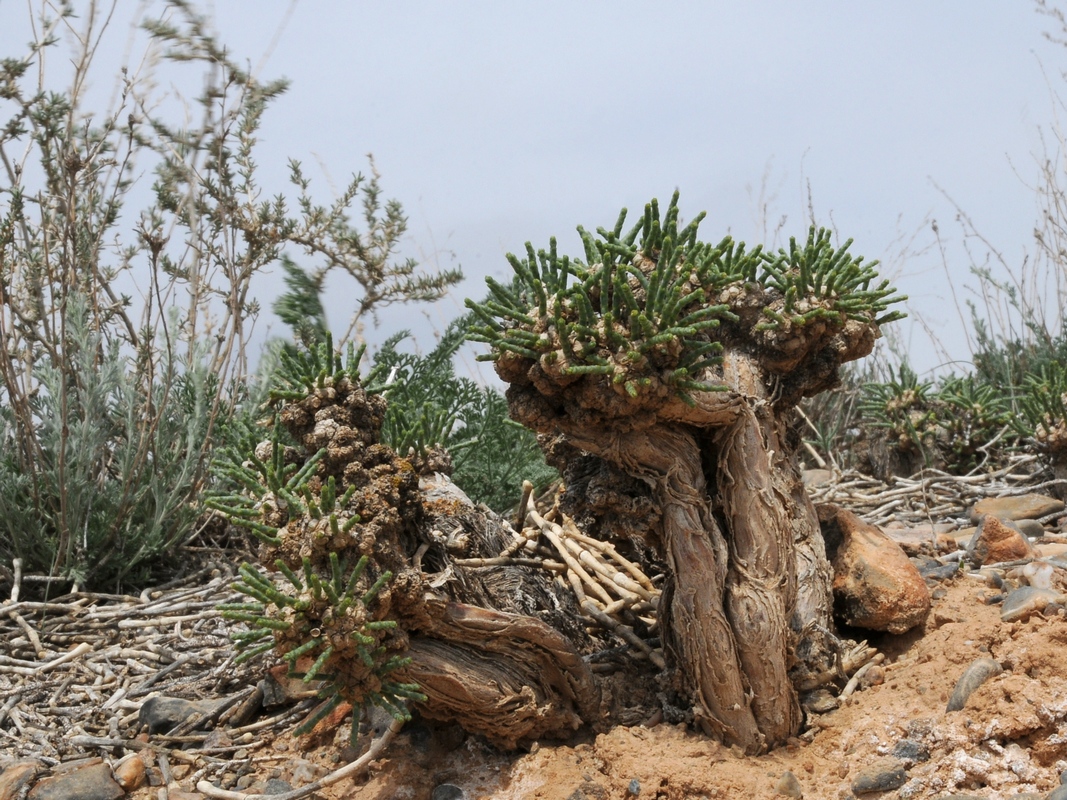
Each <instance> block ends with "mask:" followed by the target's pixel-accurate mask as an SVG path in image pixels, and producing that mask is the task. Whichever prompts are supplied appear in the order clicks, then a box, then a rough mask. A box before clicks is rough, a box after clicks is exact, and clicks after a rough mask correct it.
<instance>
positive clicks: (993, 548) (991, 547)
mask: <svg viewBox="0 0 1067 800" xmlns="http://www.w3.org/2000/svg"><path fill="white" fill-rule="evenodd" d="M1033 555H1034V548H1033V545H1031V544H1030V540H1029V539H1027V538H1026V536H1024V535H1023V533H1022V531H1020V530H1019V526H1018V525H1016V524H1015V523H1014V522H1012V521H1011V520H1002V519H999V518H997V517H994V516H993V515H991V514H986V515H985V516H984V517H982V519H981V521H979V523H978V530H976V531H975V533H974V537H973V538H972V539H971V543H970V544H969V545H967V560H968V561H970V562H971V564H973V565H974V566H976V567H981V566H983V565H985V564H999V563H1001V562H1003V561H1017V560H1019V559H1020V558H1030V557H1032V556H1033Z"/></svg>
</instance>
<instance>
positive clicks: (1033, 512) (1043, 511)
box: [971, 494, 1063, 522]
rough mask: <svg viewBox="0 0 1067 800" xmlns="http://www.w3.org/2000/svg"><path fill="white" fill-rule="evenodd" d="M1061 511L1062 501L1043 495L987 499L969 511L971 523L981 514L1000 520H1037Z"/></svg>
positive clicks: (980, 501)
mask: <svg viewBox="0 0 1067 800" xmlns="http://www.w3.org/2000/svg"><path fill="white" fill-rule="evenodd" d="M1062 510H1063V501H1062V500H1057V499H1056V498H1054V497H1049V496H1047V495H1043V494H1021V495H1016V496H1015V497H987V498H985V499H984V500H979V501H978V502H977V503H976V504H975V506H974V508H973V509H971V522H977V521H978V518H979V517H981V516H982V515H983V514H994V515H995V516H998V517H1000V518H1001V519H1037V518H1038V517H1044V516H1048V515H1049V514H1055V513H1056V512H1057V511H1062Z"/></svg>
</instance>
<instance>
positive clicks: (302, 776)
mask: <svg viewBox="0 0 1067 800" xmlns="http://www.w3.org/2000/svg"><path fill="white" fill-rule="evenodd" d="M327 772H329V770H327V769H326V768H325V767H323V766H321V765H319V764H316V763H314V762H312V761H308V760H306V759H303V758H298V759H297V760H296V762H295V763H294V765H293V773H292V775H291V776H290V781H291V782H292V784H293V787H294V788H299V787H301V786H307V785H308V784H309V783H314V782H315V781H317V780H318V779H319V778H321V777H323V776H325V775H326V774H327Z"/></svg>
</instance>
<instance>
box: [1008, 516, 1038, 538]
mask: <svg viewBox="0 0 1067 800" xmlns="http://www.w3.org/2000/svg"><path fill="white" fill-rule="evenodd" d="M1015 524H1016V525H1018V526H1019V530H1021V531H1022V532H1023V534H1025V535H1026V536H1029V537H1030V538H1031V539H1038V538H1040V537H1042V536H1044V535H1045V526H1044V525H1042V524H1041V523H1040V522H1038V521H1037V520H1036V519H1018V520H1016V521H1015Z"/></svg>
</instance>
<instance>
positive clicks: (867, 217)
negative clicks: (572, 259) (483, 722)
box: [0, 0, 1067, 367]
mask: <svg viewBox="0 0 1067 800" xmlns="http://www.w3.org/2000/svg"><path fill="white" fill-rule="evenodd" d="M25 8H26V6H25V3H23V2H14V0H0V43H3V44H4V46H5V51H10V48H11V46H12V43H15V44H17V43H19V42H22V41H25V40H26V39H28V38H29V37H28V35H26V34H25V33H24V32H23V33H16V32H15V30H14V27H15V26H14V23H13V21H14V20H16V19H17V18H18V17H22V16H24V15H25ZM118 8H119V13H118V14H117V15H116V16H117V17H121V16H122V14H123V13H125V14H126V15H127V18H128V17H129V16H130V15H131V14H132V12H133V11H134V10H135V9H136V8H137V4H135V3H134V2H132V0H131V1H130V2H126V1H125V0H120V2H119V3H118ZM204 8H205V9H206V10H208V12H209V13H210V14H211V15H212V16H213V17H214V18H215V20H216V24H217V26H218V29H219V31H220V35H221V38H222V40H223V41H225V42H227V43H229V45H230V46H231V49H232V50H233V52H234V53H236V54H240V55H242V56H246V57H247V58H248V59H249V60H250V62H251V63H252V64H253V65H254V66H255V67H256V68H257V69H259V70H260V71H261V74H262V76H263V77H266V78H269V77H277V76H285V77H287V78H289V79H290V80H291V81H292V86H291V88H290V90H289V92H288V94H287V95H286V96H285V97H283V98H282V99H281V100H280V101H278V102H277V103H276V104H275V106H274V107H273V110H272V111H271V112H269V114H268V116H267V119H266V125H265V127H264V130H263V135H262V140H263V149H262V150H261V152H260V153H259V158H258V160H259V162H260V164H261V165H262V166H264V167H265V168H267V174H268V175H269V176H270V177H269V180H268V186H269V187H270V188H271V189H272V190H273V189H274V187H277V188H284V180H285V171H284V165H285V163H286V159H287V158H288V157H290V156H292V157H295V158H298V159H300V160H302V161H303V162H304V163H305V165H307V166H308V167H309V168H310V169H309V171H310V172H311V173H312V175H313V176H314V177H316V179H317V180H319V183H318V186H319V189H320V190H321V191H323V192H326V193H327V196H328V193H329V192H330V183H329V182H327V180H326V179H325V178H323V175H324V173H323V172H322V171H320V169H319V167H318V165H321V166H322V168H323V169H324V170H325V174H328V176H329V180H330V181H332V182H333V185H334V186H340V185H342V184H343V183H344V182H345V180H346V179H347V177H348V176H349V175H350V174H351V173H352V172H354V171H363V170H365V169H366V160H365V154H366V153H368V152H372V153H373V154H374V156H375V159H376V163H377V166H378V169H379V171H380V172H381V174H382V183H383V187H384V190H385V192H386V194H387V195H388V196H390V197H395V198H397V199H399V200H400V201H401V202H402V203H403V204H404V205H405V207H406V210H407V212H408V215H409V217H410V222H411V239H410V241H409V243H408V248H409V250H410V252H411V253H412V254H414V255H416V256H419V257H420V258H422V259H424V260H426V261H427V262H429V263H433V262H437V263H439V264H441V265H442V266H451V265H455V264H458V265H460V266H462V268H463V270H464V272H465V273H466V275H467V276H468V279H467V281H466V282H465V283H464V284H463V285H462V286H461V287H460V289H459V291H458V292H457V297H456V298H455V299H452V300H449V301H445V302H443V303H441V304H439V306H438V307H437V308H434V309H429V310H426V311H425V319H423V314H424V311H423V310H413V309H410V308H409V309H407V310H405V311H402V312H399V313H393V314H387V315H386V316H385V318H384V319H383V324H384V326H385V328H386V329H387V330H390V331H391V330H395V329H396V328H397V327H398V326H404V327H412V328H414V329H415V330H416V331H417V332H418V333H419V334H420V336H422V337H426V336H428V331H430V330H432V328H433V327H434V326H436V327H438V328H440V327H441V326H442V325H443V324H444V323H445V322H447V321H448V320H449V319H450V318H452V317H453V316H455V315H456V314H457V313H459V310H460V309H461V303H462V297H463V296H466V295H473V296H481V295H482V294H483V290H482V286H483V281H484V276H485V275H487V274H493V275H497V276H504V275H506V274H507V273H508V272H509V267H508V265H507V263H506V261H505V259H504V254H505V253H506V252H508V251H520V250H521V249H522V247H523V243H524V242H525V241H526V240H528V239H529V240H532V241H533V243H534V244H535V246H544V245H547V243H548V238H549V237H550V236H552V235H555V236H557V237H558V238H559V239H560V245H561V248H562V249H563V250H564V251H565V252H573V253H578V252H580V244H579V241H578V238H577V235H576V234H575V233H574V228H575V226H576V225H577V224H583V225H585V226H587V227H595V226H597V225H610V224H611V223H613V222H614V220H615V216H616V214H617V213H618V209H619V208H620V207H622V206H627V207H629V208H630V209H631V210H632V212H633V213H639V212H640V210H641V208H642V207H643V205H644V203H645V202H647V201H648V200H649V199H650V198H651V197H654V196H655V197H659V198H661V200H663V201H664V202H665V201H666V200H667V199H668V198H669V196H670V194H671V193H672V192H673V191H674V189H675V188H678V189H680V190H681V193H682V210H683V216H685V217H690V216H692V215H694V214H695V213H697V212H698V211H700V210H706V211H707V212H708V217H707V220H706V221H705V222H704V223H703V226H702V228H701V231H702V234H703V237H704V238H708V239H718V238H719V237H721V236H722V235H723V234H724V233H726V232H730V233H732V234H733V235H734V236H735V237H737V238H741V239H744V240H745V241H748V242H752V243H755V242H757V241H761V240H763V239H764V237H765V236H770V235H771V234H772V233H773V230H774V228H775V227H776V225H777V222H778V220H779V219H780V218H781V216H783V215H785V216H786V217H787V222H786V226H785V228H784V232H785V234H786V236H788V235H790V234H795V235H797V236H803V235H804V234H805V233H806V229H807V224H808V221H807V209H808V190H809V186H810V192H811V200H812V205H813V208H814V210H815V213H816V217H817V219H818V221H819V222H821V223H823V224H832V225H833V226H834V227H835V229H836V230H837V231H838V232H839V233H840V235H841V237H842V238H847V237H852V238H854V239H855V240H856V244H855V245H854V246H853V249H854V251H855V252H856V253H858V254H862V255H865V256H867V257H868V258H882V259H884V260H886V261H887V263H888V264H889V265H890V266H891V268H892V270H893V271H898V270H899V274H898V277H897V282H898V284H899V288H900V289H901V290H902V291H904V292H906V293H907V294H909V295H910V296H911V297H912V298H913V306H914V308H915V309H916V310H918V311H919V312H921V313H923V314H924V315H925V316H926V318H927V319H928V320H929V323H930V325H931V326H932V327H933V328H934V329H935V331H936V332H937V335H938V336H939V337H940V338H941V339H942V340H943V341H944V343H945V344H946V346H947V347H948V348H949V349H950V350H951V351H952V352H953V354H954V355H955V356H957V357H966V355H967V352H966V344H965V340H964V339H963V337H962V335H961V333H960V331H959V328H960V322H959V318H958V316H957V315H956V312H955V309H954V306H953V300H952V296H951V292H950V289H949V281H948V278H947V277H946V274H945V270H944V267H943V266H942V264H941V257H940V255H939V253H938V251H937V249H936V248H933V249H930V248H929V247H928V245H930V244H931V242H932V241H933V236H932V231H931V228H930V224H929V223H930V220H933V219H936V220H937V223H938V226H939V230H940V231H941V233H942V236H943V238H944V239H945V240H946V245H947V251H946V252H947V266H948V271H949V274H950V275H951V276H952V280H953V282H954V283H955V288H956V290H957V295H958V296H960V297H961V298H962V296H963V293H964V292H965V284H967V283H973V281H972V280H971V279H970V278H969V276H968V263H967V259H966V257H965V254H964V252H963V251H962V249H961V248H960V247H959V246H958V243H959V239H960V234H959V230H958V228H957V227H956V226H955V224H954V223H953V219H954V217H955V210H954V209H953V207H952V204H951V203H950V202H949V201H948V200H947V199H946V198H945V197H944V196H943V195H942V194H941V192H940V191H939V190H938V188H937V187H938V186H940V187H941V188H942V189H943V190H944V191H945V192H947V193H948V194H949V195H951V197H952V198H954V200H955V201H957V202H958V203H959V204H960V206H961V207H962V208H963V209H965V210H966V211H967V213H968V214H969V215H970V216H971V217H972V218H973V219H974V221H975V223H976V225H977V226H978V228H979V229H980V230H981V231H982V232H983V233H984V234H986V235H987V236H988V237H989V239H990V240H991V241H992V242H993V243H994V244H995V245H996V246H997V247H999V248H1001V250H1002V251H1003V253H1004V255H1005V257H1006V258H1007V259H1008V261H1009V262H1011V263H1019V262H1021V259H1022V258H1023V257H1024V253H1025V252H1027V251H1028V250H1029V249H1031V241H1032V235H1031V232H1032V229H1033V224H1034V219H1035V214H1036V212H1037V207H1036V204H1035V197H1034V192H1033V190H1032V188H1030V186H1028V184H1030V185H1032V184H1033V183H1035V182H1036V181H1037V169H1036V163H1037V158H1038V157H1039V155H1040V152H1041V140H1040V137H1039V129H1040V128H1041V127H1042V126H1044V127H1045V130H1046V134H1048V133H1050V131H1051V127H1052V123H1053V121H1054V112H1055V105H1054V102H1053V99H1052V96H1051V94H1050V89H1060V88H1061V87H1062V86H1063V81H1062V78H1061V77H1060V70H1061V68H1063V67H1064V66H1065V65H1067V50H1065V49H1064V48H1063V47H1061V46H1058V45H1054V44H1051V43H1049V42H1047V41H1045V39H1044V38H1043V36H1042V33H1043V32H1044V31H1046V30H1051V29H1052V28H1053V24H1052V22H1051V21H1050V20H1049V19H1048V18H1047V17H1044V16H1041V15H1039V14H1038V13H1037V12H1036V11H1035V8H1034V6H1033V5H1032V4H1031V3H1029V2H1026V1H1025V0H1018V1H1017V2H1006V0H943V1H935V0H914V1H912V0H892V2H888V1H885V2H855V1H854V0H849V1H848V2H812V1H811V0H804V1H803V2H798V1H797V0H765V1H759V0H747V1H746V2H740V1H738V0H735V1H734V2H662V1H661V2H641V3H639V2H619V0H613V1H612V2H574V0H568V1H567V2H549V1H548V0H538V1H537V2H525V3H519V2H502V1H499V0H498V1H497V2H441V1H440V0H438V2H393V3H386V2H375V3H369V2H351V1H350V0H349V1H345V2H341V1H340V0H333V1H328V0H317V1H312V0H305V1H304V2H297V3H293V2H289V0H254V2H253V0H225V2H222V1H221V0H220V1H219V2H216V3H214V4H213V5H206V6H204ZM9 24H11V27H9ZM4 55H7V52H5V53H4ZM197 88H199V87H198V86H197V87H191V91H195V90H196V89H197ZM761 196H762V197H763V198H764V199H765V200H767V201H769V210H768V211H767V212H763V211H761V203H760V198H761ZM913 237H914V238H913ZM902 241H911V242H912V244H911V246H910V252H911V253H912V254H911V256H910V257H909V258H908V259H906V260H904V261H901V260H900V259H899V257H898V256H899V254H900V252H901V248H902V245H901V242H902ZM345 288H346V287H345V286H344V285H343V283H341V282H339V283H338V284H337V286H335V287H332V289H333V291H332V292H331V299H330V305H329V308H328V313H329V315H330V318H331V322H332V323H333V325H334V327H336V328H343V327H344V324H345V322H346V320H347V316H348V314H347V309H346V307H345V302H346V301H345V300H344V297H343V295H344V291H345ZM264 300H265V301H266V304H268V305H269V300H270V298H264ZM420 320H421V321H420ZM901 332H902V333H905V335H906V336H907V328H906V327H903V326H902V327H901ZM907 345H908V347H909V349H910V352H911V358H912V360H913V361H914V362H916V363H917V364H919V365H920V366H922V367H931V366H934V365H935V364H936V363H937V362H938V361H939V357H938V356H937V354H936V353H935V352H934V351H933V349H932V348H931V347H930V345H929V342H928V339H927V338H926V336H925V334H923V333H922V332H921V331H920V332H918V333H914V334H911V335H910V339H907Z"/></svg>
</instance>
